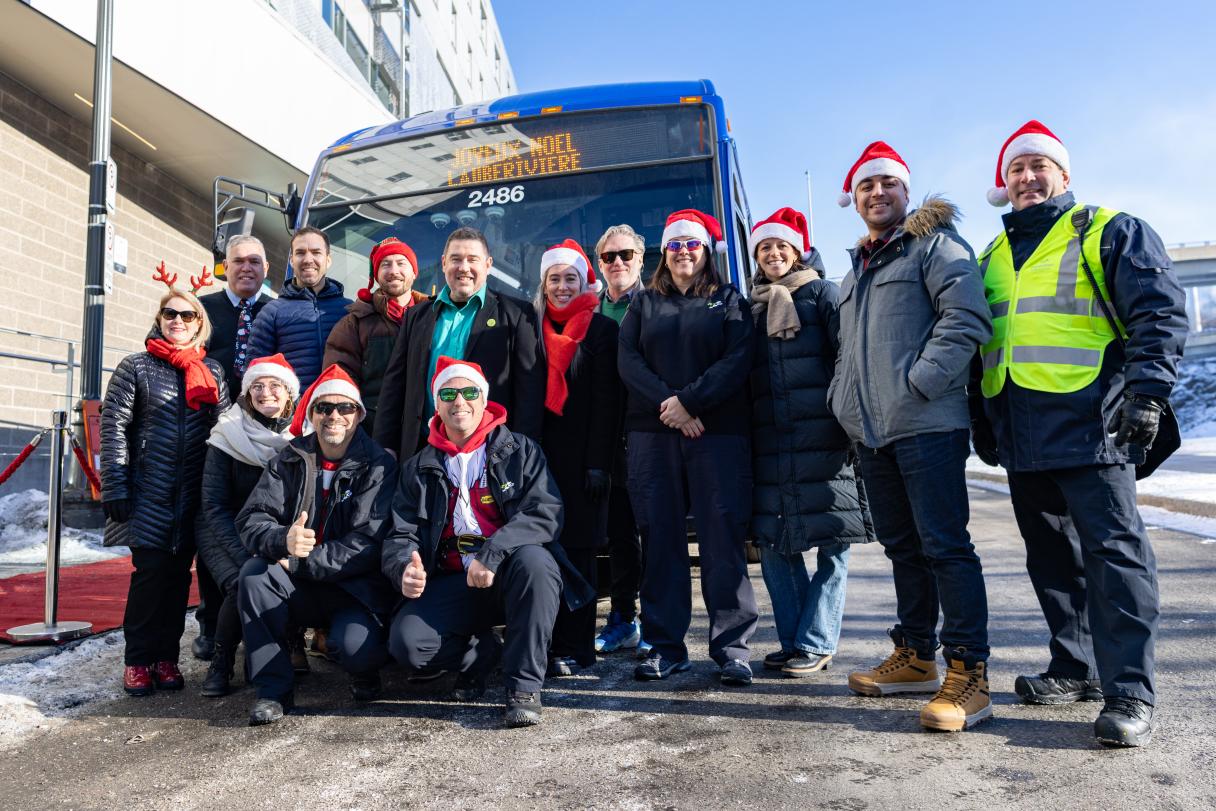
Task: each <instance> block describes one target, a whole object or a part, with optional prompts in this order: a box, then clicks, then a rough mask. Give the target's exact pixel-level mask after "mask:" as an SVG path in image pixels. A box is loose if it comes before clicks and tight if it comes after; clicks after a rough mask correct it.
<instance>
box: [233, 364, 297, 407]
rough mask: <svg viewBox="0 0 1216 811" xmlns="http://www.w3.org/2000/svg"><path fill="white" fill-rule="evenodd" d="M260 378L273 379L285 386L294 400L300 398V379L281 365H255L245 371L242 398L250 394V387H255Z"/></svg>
mask: <svg viewBox="0 0 1216 811" xmlns="http://www.w3.org/2000/svg"><path fill="white" fill-rule="evenodd" d="M259 377H273V378H274V379H275V380H278V381H279V382H280V383H282V384H283V385H284V386H286V387H287V392H288V394H290V395H291V399H292V400H296V399H298V398H299V396H300V378H298V377H296V375H295V373H294V372H292V371H291V370H290V369H288V368H287V367H285V366H283V365H282V364H279V363H268V362H265V361H263V362H262V363H254V364H251V365H250V366H249V368H247V369H246V370H245V374H243V375H241V396H242V397H244V396H245V395H246V394H248V393H249V387H250V386H252V385H253V381H255V380H257V379H258V378H259Z"/></svg>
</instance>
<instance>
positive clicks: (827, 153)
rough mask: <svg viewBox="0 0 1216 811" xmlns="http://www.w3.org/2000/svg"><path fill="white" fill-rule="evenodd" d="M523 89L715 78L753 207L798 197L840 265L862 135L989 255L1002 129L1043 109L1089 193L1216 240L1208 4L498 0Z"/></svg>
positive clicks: (1162, 225) (1188, 236) (1083, 191)
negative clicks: (991, 197)
mask: <svg viewBox="0 0 1216 811" xmlns="http://www.w3.org/2000/svg"><path fill="white" fill-rule="evenodd" d="M494 10H495V14H496V15H497V17H498V23H499V26H500V28H501V29H502V33H503V38H504V40H505V42H506V46H507V52H508V54H509V58H510V60H511V64H512V67H513V68H514V70H515V75H516V79H517V81H518V84H519V87H520V89H521V90H522V91H533V90H540V89H545V88H554V87H562V86H571V85H582V84H601V83H606V82H618V81H645V80H654V79H683V78H708V79H711V80H712V81H713V82H714V84H715V85H716V87H717V89H718V92H719V93H720V94H721V95H722V96H723V98H724V99H725V102H726V110H727V115H728V116H729V118H730V121H731V127H732V134H733V135H734V137H735V139H736V141H737V142H738V146H739V155H740V161H741V163H742V169H743V174H744V180H745V183H746V187H747V192H748V197H749V201H750V204H751V208H752V215H753V217H754V218H756V219H760V218H762V217H765V216H767V215H768V214H769V213H771V212H772V211H773V210H775V209H776V208H778V207H780V206H783V205H793V206H795V207H797V208H799V209H801V210H804V211H805V209H806V183H805V179H804V174H803V173H804V172H805V171H810V173H811V177H812V180H813V183H814V212H813V219H814V227H815V242H816V244H817V245H818V247H819V249H820V250H821V251H822V252H823V254H824V258H825V261H826V262H827V266H828V273H829V276H832V277H838V276H840V275H842V274H843V273H844V272H845V270H846V269H847V265H846V262H847V257H845V255H844V249H845V248H847V247H848V246H850V245H851V244H852V243H853V242H854V241H855V240H856V238H857V236H858V235H859V234H860V233H861V231H862V225H861V221H860V219H859V218H858V216H857V213H856V212H855V211H854V210H853V209H851V208H848V209H841V208H838V207H837V206H836V202H835V199H836V196H837V194H838V193H839V191H840V186H841V184H842V183H843V181H844V174H845V172H846V171H847V170H848V168H849V166H850V165H851V164H852V163H853V161H854V160H856V159H857V156H858V155H859V154H860V151H861V149H862V147H864V146H865V145H866V144H867V143H869V142H870V141H873V140H878V139H882V140H885V141H887V142H888V143H890V144H891V145H892V146H893V147H894V148H895V149H896V150H897V151H899V152H900V154H901V155H902V156H903V157H904V159H905V160H906V161H907V162H908V164H909V166H910V168H911V172H912V196H913V199H914V200H919V199H921V198H922V197H923V196H924V195H925V194H926V193H929V192H934V193H941V194H945V195H946V196H947V197H949V198H950V199H951V200H953V201H954V202H955V203H957V204H958V205H959V206H960V208H961V209H962V211H963V214H964V217H965V219H964V220H963V221H962V223H961V225H960V230H961V231H962V233H963V236H964V237H966V238H967V239H968V240H969V241H970V242H971V243H972V245H973V246H974V247H975V249H976V250H977V251H979V250H981V249H982V248H983V247H984V245H985V244H987V242H988V240H989V239H990V238H991V237H992V236H993V235H994V234H995V233H996V232H997V230H998V229H999V228H1000V210H998V209H995V208H993V207H991V206H989V205H988V203H987V202H986V201H985V199H984V194H985V192H986V191H987V189H988V188H989V187H990V186H991V185H992V182H993V179H994V174H995V167H996V157H997V152H998V150H999V149H1000V146H1001V144H1002V143H1003V142H1004V140H1005V138H1007V137H1008V136H1009V134H1010V133H1012V132H1013V130H1014V129H1016V128H1017V127H1018V126H1020V125H1021V124H1022V123H1023V122H1025V121H1026V120H1027V119H1030V118H1038V119H1039V120H1041V121H1043V122H1044V123H1045V124H1047V126H1048V127H1050V128H1051V129H1052V130H1053V131H1054V132H1055V133H1056V135H1057V136H1059V137H1060V139H1061V140H1062V141H1063V142H1064V145H1065V146H1066V147H1067V148H1068V150H1069V155H1070V159H1071V162H1072V178H1073V179H1072V189H1073V191H1074V192H1076V193H1077V196H1078V198H1079V199H1082V200H1084V201H1085V202H1092V203H1098V204H1101V205H1104V206H1108V207H1112V208H1119V209H1122V210H1125V211H1128V212H1130V213H1132V214H1136V215H1138V216H1141V217H1143V218H1145V219H1146V220H1147V221H1148V222H1149V223H1150V224H1152V225H1153V226H1154V227H1155V228H1156V229H1157V230H1158V232H1159V233H1160V234H1161V235H1162V238H1163V239H1164V240H1165V241H1166V242H1167V243H1176V242H1184V241H1198V240H1216V202H1214V199H1216V196H1214V195H1213V191H1216V3H1211V2H1207V3H1203V2H1153V3H1130V2H1121V1H1119V2H1104V3H1080V2H1066V0H1057V2H1053V3H1040V2H1033V0H1029V1H1028V2H1023V3H1021V4H1019V5H1018V6H1016V10H1015V7H1014V6H1012V5H1011V4H996V3H986V2H970V3H961V2H938V3H934V2H921V3H899V4H895V3H885V2H871V3H866V4H864V5H863V4H852V3H849V4H845V3H827V2H796V1H795V0H789V1H788V2H767V1H765V2H761V1H759V0H753V1H752V2H743V3H740V2H716V1H715V0H702V2H697V3H693V2H685V1H684V0H674V1H670V0H663V1H662V2H656V1H654V0H652V1H651V2H643V1H642V0H616V1H615V2H564V3H554V2H544V1H543V0H498V2H496V3H495V4H494Z"/></svg>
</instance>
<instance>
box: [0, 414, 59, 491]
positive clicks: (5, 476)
mask: <svg viewBox="0 0 1216 811" xmlns="http://www.w3.org/2000/svg"><path fill="white" fill-rule="evenodd" d="M49 430H50V429H49V428H44V429H43V430H42V431H40V432H38V433H37V434H35V436H34V438H33V439H31V440H30V441H29V442H28V443H27V444H26V446H25V447H24V448H22V449H21V453H19V454H17V458H16V459H14V460H13V461H12V462H10V463H9V465H8V467H6V468H5V469H4V472H3V473H0V484H4V483H5V482H6V481H8V480H9V477H10V476H12V475H13V474H14V473H16V472H17V468H19V467H21V463H22V462H24V461H25V460H26V459H29V458H30V454H31V453H33V452H34V448H37V447H38V443H39V442H41V441H42V438H43V437H44V436H46V433H47V431H49Z"/></svg>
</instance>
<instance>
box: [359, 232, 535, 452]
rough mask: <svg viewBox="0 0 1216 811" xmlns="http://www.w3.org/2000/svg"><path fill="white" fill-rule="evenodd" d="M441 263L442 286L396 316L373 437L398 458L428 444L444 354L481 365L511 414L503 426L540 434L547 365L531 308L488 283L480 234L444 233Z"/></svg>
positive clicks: (485, 251) (486, 255)
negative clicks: (431, 385)
mask: <svg viewBox="0 0 1216 811" xmlns="http://www.w3.org/2000/svg"><path fill="white" fill-rule="evenodd" d="M442 262H443V276H444V280H445V281H446V284H445V285H444V288H443V290H441V291H439V295H437V296H435V297H433V298H431V299H430V300H428V301H424V302H421V303H420V304H417V305H415V306H413V307H411V308H410V310H409V312H408V313H406V316H405V318H404V319H402V321H401V331H400V332H399V333H398V334H397V342H396V344H395V345H394V346H393V354H392V357H391V358H390V359H389V362H388V368H387V369H386V370H385V372H384V381H383V383H382V384H381V389H380V400H379V402H378V403H377V407H376V408H377V414H378V415H381V416H379V417H378V418H377V420H376V430H375V438H376V441H377V442H379V443H380V444H381V445H382V446H383V447H385V448H387V449H388V450H389V451H390V452H392V453H394V454H396V456H397V458H398V459H399V460H405V459H409V458H410V457H411V456H413V455H414V454H415V453H417V452H418V450H419V449H420V448H421V447H422V446H423V445H424V444H425V442H426V430H427V424H428V421H429V420H430V418H431V415H432V414H434V413H435V409H434V407H433V406H432V405H431V396H430V393H429V392H428V391H427V381H429V380H430V379H431V378H432V376H433V375H434V373H435V366H436V364H437V362H438V359H439V357H440V356H441V355H445V356H447V357H451V358H458V359H464V360H468V361H471V362H473V363H476V364H477V365H478V366H480V367H481V368H482V369H484V370H485V376H486V379H487V380H489V382H490V399H491V400H493V401H494V402H496V403H499V404H501V405H502V406H503V408H505V409H506V410H507V413H508V414H510V415H511V416H510V417H509V425H508V427H509V428H510V429H511V430H513V431H518V432H519V433H522V434H526V435H527V436H530V437H532V438H533V439H539V438H540V434H541V423H542V419H543V410H544V399H545V369H544V364H543V363H542V362H541V361H540V360H539V350H538V343H539V335H540V330H539V327H538V326H537V322H536V311H535V310H534V309H533V308H532V307H531V305H529V304H528V303H526V302H523V301H519V300H518V299H514V298H511V297H510V296H503V295H500V294H498V293H495V292H494V291H492V290H490V289H489V287H487V285H486V280H487V279H488V278H489V273H490V267H491V266H492V265H493V264H494V260H493V258H492V257H491V256H490V250H489V247H488V245H487V243H486V238H485V237H484V236H483V235H482V234H481V232H480V231H478V230H476V229H474V228H458V229H456V230H455V231H453V232H452V233H451V234H449V235H448V240H447V244H446V245H445V246H444V248H443V259H442Z"/></svg>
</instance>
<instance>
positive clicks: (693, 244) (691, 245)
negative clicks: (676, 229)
mask: <svg viewBox="0 0 1216 811" xmlns="http://www.w3.org/2000/svg"><path fill="white" fill-rule="evenodd" d="M704 244H705V243H704V242H702V241H701V240H699V239H689V240H686V241H684V242H681V241H680V240H678V239H673V240H672V241H671V242H668V243H667V246H666V247H667V250H669V251H671V252H672V253H679V252H680V251H681V250H682V249H683V248H688V250H690V251H695V250H696V249H697V248H700V247H701V246H702V245H704Z"/></svg>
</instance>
